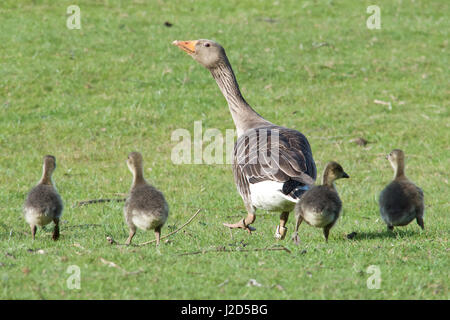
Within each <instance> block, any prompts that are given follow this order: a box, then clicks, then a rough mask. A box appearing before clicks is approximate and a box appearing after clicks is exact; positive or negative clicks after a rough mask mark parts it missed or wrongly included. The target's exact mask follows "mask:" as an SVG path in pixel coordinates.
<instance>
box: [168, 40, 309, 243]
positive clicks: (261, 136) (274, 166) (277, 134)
mask: <svg viewBox="0 0 450 320" xmlns="http://www.w3.org/2000/svg"><path fill="white" fill-rule="evenodd" d="M173 44H174V45H176V46H178V47H179V48H180V49H182V50H184V51H185V52H187V53H188V54H189V55H190V56H191V57H192V58H194V60H196V61H197V62H199V63H200V64H201V65H203V66H204V67H205V68H207V69H208V70H209V71H210V72H211V74H212V76H213V78H214V79H215V80H216V82H217V85H218V86H219V88H220V90H221V91H222V94H223V95H224V97H225V99H226V100H227V102H228V107H229V109H230V112H231V116H232V118H233V121H234V124H235V126H236V130H237V135H238V139H237V141H236V144H235V146H234V154H233V174H234V180H235V183H236V186H237V189H238V191H239V193H240V195H241V197H242V199H243V201H244V204H245V207H246V210H247V213H248V215H247V217H246V218H245V219H242V220H241V221H239V222H237V223H234V224H224V225H225V226H227V227H229V228H242V229H245V230H247V231H248V232H250V233H251V231H253V230H255V229H254V228H253V227H251V226H250V224H252V223H253V222H254V221H255V218H256V216H255V212H256V209H263V210H267V211H278V212H281V215H280V224H279V225H278V226H277V229H276V233H275V237H276V238H277V239H283V238H284V237H285V236H286V231H287V228H286V222H287V220H288V217H289V212H291V211H292V210H293V208H294V206H295V203H296V202H297V201H298V200H299V199H300V197H301V195H302V194H303V192H305V191H306V190H307V189H308V188H309V187H310V186H312V185H313V184H314V181H315V179H316V166H315V163H314V159H313V156H312V152H311V147H310V145H309V142H308V140H307V139H306V137H305V136H304V135H303V134H302V133H300V132H298V131H297V130H293V129H288V128H285V127H281V126H278V125H275V124H273V123H271V122H269V121H267V120H266V119H264V118H263V117H262V116H260V115H259V114H258V113H257V112H256V111H254V110H253V109H252V108H251V107H250V105H249V104H248V103H247V102H246V101H245V99H244V97H243V96H242V94H241V91H240V90H239V85H238V83H237V81H236V77H235V75H234V72H233V69H232V68H231V65H230V63H229V61H228V58H227V56H226V54H225V50H224V48H223V47H222V46H221V45H220V44H218V43H216V42H214V41H211V40H204V39H201V40H195V41H174V42H173Z"/></svg>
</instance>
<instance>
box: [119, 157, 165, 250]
mask: <svg viewBox="0 0 450 320" xmlns="http://www.w3.org/2000/svg"><path fill="white" fill-rule="evenodd" d="M127 165H128V168H129V169H130V171H131V173H132V174H133V183H132V185H131V190H130V194H129V196H128V198H127V200H126V202H125V207H124V215H125V221H126V223H127V224H128V227H129V228H130V233H129V236H128V239H127V241H126V242H125V244H127V245H129V244H130V243H131V240H132V239H133V237H134V235H135V234H136V227H137V228H139V229H142V230H154V231H155V237H156V245H159V241H160V237H161V228H162V226H163V225H164V223H165V222H166V220H167V217H168V215H169V206H168V204H167V202H166V200H165V199H164V195H163V194H162V193H161V192H160V191H159V190H157V189H156V188H155V187H153V186H151V185H149V184H148V183H147V181H145V179H144V173H143V159H142V155H141V154H140V153H139V152H131V153H130V154H129V155H128V160H127Z"/></svg>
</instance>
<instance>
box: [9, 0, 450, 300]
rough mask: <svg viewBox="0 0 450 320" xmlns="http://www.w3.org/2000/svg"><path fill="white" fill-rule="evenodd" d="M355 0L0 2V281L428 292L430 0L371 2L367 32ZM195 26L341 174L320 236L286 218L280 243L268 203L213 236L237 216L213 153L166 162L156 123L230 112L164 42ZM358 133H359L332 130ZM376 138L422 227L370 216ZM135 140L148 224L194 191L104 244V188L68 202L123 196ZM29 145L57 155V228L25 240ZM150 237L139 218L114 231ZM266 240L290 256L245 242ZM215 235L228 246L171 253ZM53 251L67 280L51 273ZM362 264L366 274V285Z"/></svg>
mask: <svg viewBox="0 0 450 320" xmlns="http://www.w3.org/2000/svg"><path fill="white" fill-rule="evenodd" d="M71 4H77V5H78V6H79V7H80V8H81V30H70V29H68V28H67V27H66V19H67V17H68V15H67V14H66V9H67V7H68V6H69V5H71ZM371 4H374V3H373V2H372V1H362V2H358V3H356V2H355V1H301V2H300V1H294V0H293V1H255V3H254V4H245V3H243V2H242V1H237V0H236V1H234V0H233V1H219V0H213V1H195V2H194V1H185V2H180V3H175V1H162V0H159V1H151V2H150V1H149V3H147V1H143V0H140V1H139V0H135V1H100V0H97V1H92V0H89V1H88V0H84V1H76V3H74V1H57V2H55V1H51V0H47V1H40V0H36V1H15V0H3V1H2V3H1V4H0V25H1V29H0V61H1V68H0V152H1V156H0V217H1V220H0V298H2V299H93V298H96V299H448V298H449V293H448V287H449V277H448V270H449V267H450V263H449V250H450V249H449V243H448V237H449V230H450V223H449V204H448V199H449V181H448V172H449V169H450V165H449V158H450V150H449V123H450V121H449V119H450V117H449V84H448V79H449V76H450V75H449V68H448V65H449V53H448V31H449V30H450V25H449V20H448V17H447V13H448V12H449V11H448V10H449V6H448V1H444V0H441V1H417V0H416V1H406V0H404V1H378V2H377V3H376V4H377V5H378V6H379V7H380V8H381V29H380V30H369V29H368V28H367V27H366V19H367V18H368V17H369V14H368V13H366V8H367V6H368V5H371ZM166 21H167V22H170V23H172V24H173V26H171V27H168V26H166V25H165V24H164V23H165V22H166ZM198 38H208V39H215V40H217V41H218V42H219V43H221V44H222V45H223V46H224V47H225V48H226V50H227V54H228V57H229V59H230V62H231V64H232V65H233V68H234V71H235V73H236V76H237V79H238V81H239V83H240V85H241V89H242V92H243V94H244V96H245V97H246V99H247V101H248V102H249V103H250V104H251V105H252V106H253V107H254V108H255V109H256V110H257V111H258V112H259V113H260V114H262V115H263V116H264V117H265V118H266V119H268V120H270V121H272V122H274V123H277V124H279V125H283V126H287V127H291V128H296V129H298V130H300V131H301V132H303V133H304V134H305V135H306V136H307V137H308V138H309V141H310V143H311V146H312V149H313V154H314V158H315V160H316V164H317V167H318V171H319V173H320V174H319V177H318V180H319V181H320V178H321V173H322V170H323V167H324V165H325V163H326V162H327V161H329V160H335V161H338V162H339V163H341V164H342V166H343V167H344V169H345V171H346V172H347V173H349V175H350V176H351V179H349V180H345V181H343V180H341V181H339V182H338V189H339V192H340V195H341V198H342V201H343V203H344V208H343V215H342V217H341V219H340V220H339V222H338V224H337V225H336V227H335V228H333V229H332V231H331V235H330V240H329V242H328V243H325V242H324V240H323V236H322V232H321V230H320V229H315V228H311V227H309V226H307V225H306V224H305V225H302V226H301V227H300V237H301V240H302V242H301V244H300V245H299V246H298V247H297V246H295V245H293V243H292V242H291V241H290V240H289V239H288V238H290V236H291V234H292V231H293V229H294V217H293V214H291V218H290V220H289V223H288V228H289V231H288V237H287V238H286V239H285V240H284V241H280V242H277V241H275V239H274V237H273V234H274V231H275V226H276V225H277V224H278V221H279V215H278V214H273V213H268V212H263V211H259V212H258V214H257V220H256V222H255V224H254V226H255V227H256V228H257V231H256V232H255V233H254V234H253V235H251V236H249V235H248V234H246V233H245V232H243V231H240V230H237V231H233V232H232V235H233V238H231V237H230V232H229V231H228V230H227V229H226V228H224V227H223V226H222V222H236V221H237V220H238V219H239V218H240V217H243V216H245V215H246V212H245V209H244V206H243V202H242V200H241V198H240V196H239V194H238V193H237V192H236V188H235V185H234V182H233V176H232V173H231V166H230V165H227V164H216V165H210V164H181V165H177V164H174V163H173V162H172V160H171V153H172V149H173V147H174V146H175V145H176V144H177V141H172V139H171V136H172V132H173V131H174V130H176V129H183V128H184V129H187V130H189V132H191V134H192V135H193V134H194V122H195V121H201V124H202V127H203V131H205V130H206V129H208V128H217V129H219V130H220V132H221V133H222V134H223V135H224V136H225V132H226V130H227V129H233V128H234V125H233V122H232V119H231V116H230V113H229V110H228V107H227V105H226V102H225V100H224V98H223V97H222V95H221V93H220V91H219V89H218V88H217V85H216V84H215V83H214V81H213V79H212V78H211V76H210V74H209V72H208V71H207V70H205V69H204V68H202V67H201V66H200V65H198V64H197V63H196V62H195V61H193V60H192V59H191V58H190V57H188V56H187V55H186V54H185V53H183V52H181V51H180V50H179V49H178V48H176V47H174V46H172V45H171V42H172V41H173V40H175V39H178V40H190V39H198ZM375 100H379V101H383V102H387V103H388V102H390V104H391V106H390V107H389V106H388V105H385V104H379V103H375V102H374V101H375ZM358 137H363V138H364V139H367V140H368V141H369V144H367V145H366V146H365V147H362V146H359V145H357V144H355V143H354V142H351V140H352V139H354V138H358ZM394 148H401V149H403V150H404V151H405V152H406V155H407V174H408V176H409V177H410V178H411V179H412V180H413V181H414V182H416V183H417V184H418V185H419V186H420V187H422V189H423V190H424V192H425V199H426V216H425V228H426V230H425V231H421V230H420V228H419V227H418V226H417V224H416V223H415V222H413V223H411V224H410V225H408V226H407V227H404V228H400V229H397V230H396V231H395V233H394V234H393V235H390V234H388V233H387V232H386V228H385V225H384V224H383V222H382V221H381V218H380V216H379V213H378V205H377V197H378V194H379V192H380V191H381V189H382V188H383V187H384V185H386V184H387V183H388V182H389V181H390V180H391V179H392V175H393V173H392V169H391V167H390V166H389V163H388V162H387V161H386V160H385V159H384V155H385V154H386V153H388V152H389V151H390V150H392V149H394ZM135 150H136V151H140V152H141V153H142V154H143V156H144V160H145V175H146V177H147V179H148V181H149V182H151V183H152V184H154V185H155V186H157V187H158V188H159V189H160V190H162V191H163V192H164V194H165V196H166V199H167V201H168V203H169V205H170V216H169V220H168V222H167V225H166V227H165V228H164V229H163V234H167V233H168V232H170V231H172V230H174V229H175V228H177V227H179V226H181V225H182V224H183V223H184V222H185V221H186V220H187V219H189V217H190V216H192V214H194V212H195V211H196V210H197V209H198V208H202V211H201V213H200V215H199V216H198V217H197V218H196V219H195V220H194V221H193V222H192V223H191V224H189V225H188V226H187V227H186V228H185V229H183V230H182V231H180V232H178V233H177V234H175V235H174V236H172V237H171V238H169V239H170V240H169V241H168V242H163V243H162V245H161V246H160V247H159V248H158V249H156V248H155V247H154V246H146V247H133V246H131V247H122V246H111V245H109V244H108V242H107V241H106V237H107V236H112V237H113V238H114V239H115V240H116V241H119V242H123V241H125V239H126V237H127V235H128V230H127V227H126V225H125V222H124V219H123V215H122V207H123V203H109V204H98V205H91V206H85V207H80V208H72V205H73V204H74V203H75V202H77V201H79V200H85V199H92V198H114V197H121V194H125V193H126V192H127V191H128V190H129V187H130V184H131V174H130V173H129V171H128V169H127V166H126V163H125V160H126V157H127V154H128V153H129V152H130V151H135ZM45 154H53V155H54V156H55V157H56V159H57V165H58V167H57V169H56V171H55V174H54V181H55V183H56V186H57V188H58V190H59V192H60V193H61V195H62V197H63V200H64V203H65V210H64V213H63V218H62V220H63V223H62V225H61V239H60V241H58V242H53V241H52V240H51V228H52V227H51V226H47V228H46V229H45V230H44V231H42V230H38V234H37V238H36V240H35V241H34V242H33V241H32V240H31V235H30V232H29V227H28V225H27V224H26V223H25V221H24V219H23V217H22V204H23V201H24V199H25V197H26V194H27V192H28V191H29V189H30V188H31V187H32V186H33V185H34V184H35V183H36V182H37V181H38V180H39V178H40V176H41V169H42V162H41V161H42V157H43V156H44V155H45ZM351 232H357V235H356V237H355V238H354V239H353V240H349V239H347V237H346V235H347V234H349V233H351ZM153 237H154V236H153V233H151V232H149V233H144V232H142V231H141V232H138V234H137V235H136V237H135V239H134V242H135V243H140V242H144V241H147V240H151V239H153ZM276 245H283V246H285V247H286V248H288V249H289V250H290V251H291V253H288V252H286V251H251V250H253V249H257V248H266V247H272V246H276ZM221 247H225V248H226V249H227V250H234V251H235V252H234V251H233V252H223V251H218V252H214V251H213V252H205V253H199V254H189V255H182V254H183V253H188V252H195V251H202V250H211V249H215V248H221ZM239 249H246V250H250V251H245V252H243V251H236V250H239ZM39 250H42V251H39ZM108 261H109V262H113V263H114V265H115V267H110V266H109V265H108V263H107V262H108ZM72 265H76V266H78V267H79V268H80V270H81V289H79V290H77V289H69V288H68V286H67V279H68V278H69V276H70V274H69V273H67V269H68V267H69V266H72ZM371 265H374V266H378V267H379V269H380V271H381V287H380V289H373V290H371V289H368V288H367V285H366V282H367V279H368V278H369V276H371V274H368V273H367V272H366V271H367V268H368V267H369V266H371ZM250 279H255V280H256V281H257V283H259V284H261V286H248V285H247V284H248V283H249V280H250Z"/></svg>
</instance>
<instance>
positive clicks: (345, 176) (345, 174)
mask: <svg viewBox="0 0 450 320" xmlns="http://www.w3.org/2000/svg"><path fill="white" fill-rule="evenodd" d="M342 178H347V179H348V178H350V176H349V175H348V174H347V173H346V172H344V174H343V175H342Z"/></svg>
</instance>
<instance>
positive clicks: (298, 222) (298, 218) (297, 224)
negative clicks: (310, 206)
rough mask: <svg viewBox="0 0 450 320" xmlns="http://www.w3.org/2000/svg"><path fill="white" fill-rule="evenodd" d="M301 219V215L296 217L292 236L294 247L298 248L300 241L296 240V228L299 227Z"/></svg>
mask: <svg viewBox="0 0 450 320" xmlns="http://www.w3.org/2000/svg"><path fill="white" fill-rule="evenodd" d="M302 221H303V218H302V216H301V215H298V216H297V221H296V223H295V231H294V235H293V236H292V241H294V243H295V245H297V246H298V244H299V242H300V240H299V238H298V227H299V226H300V224H301V223H302Z"/></svg>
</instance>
